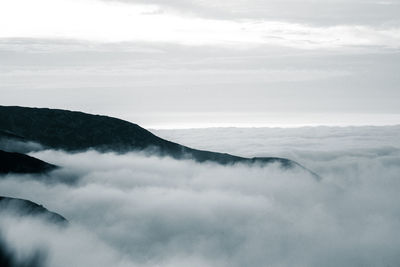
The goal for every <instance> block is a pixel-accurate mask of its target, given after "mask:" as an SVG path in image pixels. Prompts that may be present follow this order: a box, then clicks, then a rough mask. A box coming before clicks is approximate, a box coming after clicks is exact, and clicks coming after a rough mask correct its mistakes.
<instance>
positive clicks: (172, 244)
mask: <svg viewBox="0 0 400 267" xmlns="http://www.w3.org/2000/svg"><path fill="white" fill-rule="evenodd" d="M153 132H155V133H156V134H158V135H160V136H161V137H164V138H167V139H169V140H173V141H177V142H179V143H182V144H184V145H188V146H192V147H194V148H200V149H207V150H214V151H221V152H228V153H232V154H237V155H242V156H281V157H287V158H290V159H293V160H295V161H297V162H299V163H300V164H302V165H304V166H306V167H307V168H310V169H312V170H313V171H315V172H317V173H318V174H319V175H320V176H321V177H322V179H321V180H316V179H315V178H314V177H313V176H312V175H310V174H308V173H306V172H304V171H302V170H298V169H296V170H287V171H285V170H282V169H281V168H279V166H276V165H273V164H272V165H268V166H267V167H262V166H253V167H250V166H247V165H242V164H238V165H233V166H221V165H217V164H213V163H203V164H200V163H196V162H194V161H191V160H181V161H179V160H174V159H172V158H168V157H166V158H159V157H157V156H148V155H146V154H144V153H140V152H136V153H128V154H122V155H121V154H115V153H99V152H96V151H87V152H82V153H75V154H70V153H66V152H64V151H54V150H44V151H36V152H31V153H30V155H31V156H34V157H37V158H40V159H42V160H45V161H47V162H50V163H52V164H56V165H59V166H62V167H63V168H61V169H58V170H56V171H53V172H52V173H51V174H50V175H44V176H32V175H7V176H5V177H2V178H0V195H3V196H10V197H17V198H23V199H29V200H31V201H34V202H36V203H39V204H42V205H44V206H45V207H46V208H48V209H49V210H51V211H54V212H57V213H59V214H61V215H62V216H64V217H66V218H67V219H68V221H69V225H68V226H67V227H59V226H57V225H53V224H50V223H48V222H46V221H45V220H44V219H42V218H21V217H18V216H15V215H13V214H12V213H10V212H7V211H3V212H2V213H1V214H0V245H2V244H5V245H4V246H6V247H7V249H8V251H11V252H12V253H13V255H14V257H15V258H16V259H17V260H16V262H17V261H20V262H23V261H24V260H25V261H31V262H33V263H32V264H31V265H17V264H15V265H16V266H31V267H37V266H41V267H42V266H50V267H54V266H55V267H58V266H60V267H61V266H65V267H71V266H99V267H101V266H223V267H224V266H274V267H275V266H279V267H281V266H282V267H283V266H304V267H306V266H334V267H337V266H398V265H399V264H400V249H399V248H400V232H399V231H398V229H400V206H399V205H398V203H399V200H400V196H399V194H398V192H399V191H400V127H399V126H393V127H342V128H332V127H307V128H295V129H283V128H258V129H239V128H224V129H192V130H158V131H156V130H154V131H153ZM11 252H10V253H11Z"/></svg>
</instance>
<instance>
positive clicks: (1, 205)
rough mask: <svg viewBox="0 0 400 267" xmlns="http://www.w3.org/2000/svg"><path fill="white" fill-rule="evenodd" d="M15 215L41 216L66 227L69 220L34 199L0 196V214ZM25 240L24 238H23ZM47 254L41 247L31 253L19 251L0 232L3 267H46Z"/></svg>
mask: <svg viewBox="0 0 400 267" xmlns="http://www.w3.org/2000/svg"><path fill="white" fill-rule="evenodd" d="M5 214H8V215H14V216H17V217H19V218H22V219H28V218H32V217H39V218H41V219H44V220H45V221H46V222H48V223H50V224H53V225H57V226H61V227H65V226H67V225H68V221H67V220H66V219H65V218H64V217H63V216H61V215H59V214H57V213H55V212H52V211H49V210H48V209H46V208H45V207H43V206H42V205H39V204H36V203H34V202H32V201H29V200H25V199H19V198H11V197H4V196H0V216H4V215H5ZM21 242H23V240H21ZM45 259H46V254H45V253H44V252H43V251H41V250H40V249H34V250H33V251H30V252H29V254H21V253H20V251H17V250H16V249H15V248H13V246H12V245H11V244H9V242H7V240H6V239H5V238H4V237H3V236H2V233H1V232H0V266H1V267H44V266H47V265H46V264H45Z"/></svg>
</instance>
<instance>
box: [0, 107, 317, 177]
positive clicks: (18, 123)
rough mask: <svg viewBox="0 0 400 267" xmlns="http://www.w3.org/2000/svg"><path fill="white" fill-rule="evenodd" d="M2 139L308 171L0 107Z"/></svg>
mask: <svg viewBox="0 0 400 267" xmlns="http://www.w3.org/2000/svg"><path fill="white" fill-rule="evenodd" d="M0 138H2V139H3V140H4V139H7V140H15V141H21V140H22V141H30V142H35V143H39V144H41V145H43V146H44V147H45V148H52V149H62V150H65V151H69V152H79V151H84V150H87V149H96V150H98V151H104V152H105V151H114V152H119V153H125V152H129V151H138V150H139V151H141V150H146V151H147V152H149V153H152V154H159V155H161V156H170V157H173V158H175V159H193V160H195V161H197V162H205V161H209V162H215V163H218V164H223V165H226V164H235V163H247V164H252V163H258V164H269V163H279V164H280V166H281V167H282V168H293V167H300V168H302V169H305V168H304V167H303V166H301V165H300V164H298V163H296V162H294V161H292V160H289V159H285V158H278V157H254V158H244V157H239V156H234V155H230V154H227V153H218V152H210V151H204V150H197V149H193V148H189V147H186V146H183V145H180V144H177V143H173V142H170V141H167V140H164V139H162V138H160V137H158V136H156V135H154V134H152V133H151V132H149V131H147V130H146V129H143V128H142V127H140V126H138V125H137V124H134V123H130V122H128V121H124V120H121V119H117V118H112V117H108V116H101V115H92V114H86V113H83V112H76V111H67V110H59V109H48V108H28V107H17V106H0ZM307 171H309V170H307ZM314 175H315V174H314Z"/></svg>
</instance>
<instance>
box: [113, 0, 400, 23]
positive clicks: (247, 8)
mask: <svg viewBox="0 0 400 267" xmlns="http://www.w3.org/2000/svg"><path fill="white" fill-rule="evenodd" d="M107 1H109V0H107ZM121 1H123V2H127V3H140V4H156V5H160V6H161V7H162V9H161V10H160V12H162V10H168V11H171V10H175V11H178V12H183V13H186V14H191V15H193V14H194V15H198V16H202V17H211V18H217V19H265V20H278V21H290V22H298V23H306V24H314V25H343V24H358V25H373V26H381V27H385V26H389V27H390V26H398V25H399V23H400V20H399V17H398V14H399V12H400V3H399V2H398V1H360V0H351V1H343V0H324V1H313V0H311V1H299V0H284V1H282V0H272V1H263V0H250V1H248V0H235V1H229V0H223V1H218V2H216V1H210V0H190V1H185V0H174V1H168V2H165V1H162V0H151V1H143V0H121Z"/></svg>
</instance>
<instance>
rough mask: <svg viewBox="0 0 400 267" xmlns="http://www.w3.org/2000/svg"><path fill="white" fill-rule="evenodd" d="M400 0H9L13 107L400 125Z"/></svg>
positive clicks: (6, 56)
mask: <svg viewBox="0 0 400 267" xmlns="http://www.w3.org/2000/svg"><path fill="white" fill-rule="evenodd" d="M398 14H400V1H398V0H396V1H378V0H377V1H372V0H371V1H368V0H363V1H361V0H347V1H344V0H322V1H321V0H319V1H313V0H308V1H307V0H306V1H299V0H283V1H278V0H272V1H261V0H247V1H246V0H230V1H228V0H221V1H211V0H171V1H161V0H150V1H144V0H143V1H140V0H137V1H135V0H131V1H130V0H126V1H99V0H79V1H78V0H36V1H31V0H2V1H1V2H0V94H1V103H0V104H2V105H24V106H40V107H54V108H66V109H74V110H83V111H87V112H92V113H101V114H107V115H112V116H118V117H121V118H124V119H128V120H130V121H133V122H137V123H139V124H141V125H143V126H145V127H154V128H159V127H167V128H168V127H169V128H174V127H201V126H221V125H222V126H276V125H279V126H285V125H289V126H290V125H304V124H331V125H332V124H334V125H342V124H346V125H349V124H356V125H360V124H377V125H381V124H398V123H400V115H399V114H400V105H398V99H400V90H399V89H400V88H399V86H400V75H399V69H400V68H399V67H400V16H399V15H398Z"/></svg>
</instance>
